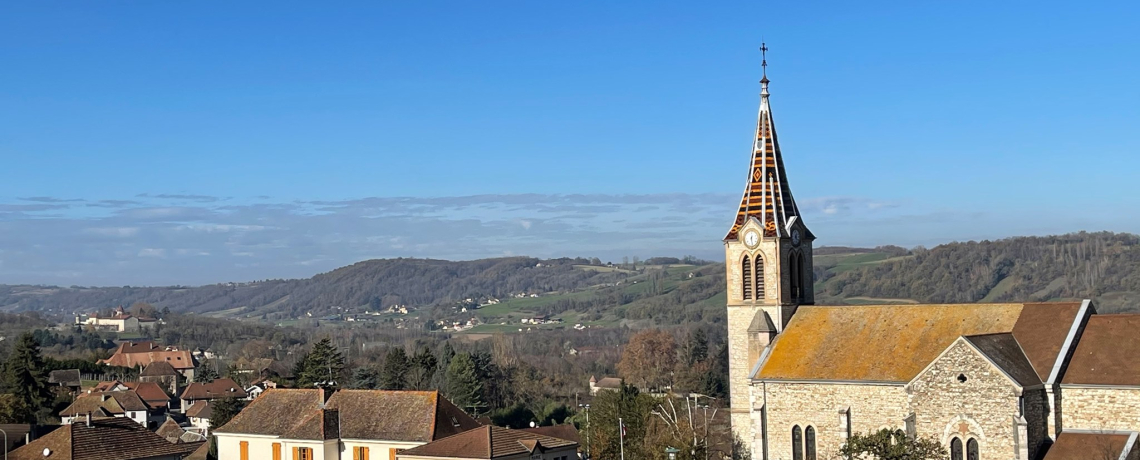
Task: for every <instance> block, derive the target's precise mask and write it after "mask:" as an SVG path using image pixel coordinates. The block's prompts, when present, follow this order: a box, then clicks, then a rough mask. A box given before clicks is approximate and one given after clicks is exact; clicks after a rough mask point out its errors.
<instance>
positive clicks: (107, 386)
mask: <svg viewBox="0 0 1140 460" xmlns="http://www.w3.org/2000/svg"><path fill="white" fill-rule="evenodd" d="M119 385H123V386H124V387H125V386H126V385H124V384H123V382H120V381H118V380H109V381H108V380H104V381H101V382H98V383H96V384H95V387H93V388H91V391H111V389H112V388H115V387H116V386H119Z"/></svg>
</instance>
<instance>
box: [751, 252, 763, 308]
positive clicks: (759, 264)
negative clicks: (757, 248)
mask: <svg viewBox="0 0 1140 460" xmlns="http://www.w3.org/2000/svg"><path fill="white" fill-rule="evenodd" d="M753 282H754V283H755V284H756V298H757V299H763V298H764V256H762V255H760V254H756V276H754V277H753Z"/></svg>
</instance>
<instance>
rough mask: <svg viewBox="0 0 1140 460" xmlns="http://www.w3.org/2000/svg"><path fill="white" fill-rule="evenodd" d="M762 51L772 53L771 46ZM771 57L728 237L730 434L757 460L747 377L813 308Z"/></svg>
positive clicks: (756, 420)
mask: <svg viewBox="0 0 1140 460" xmlns="http://www.w3.org/2000/svg"><path fill="white" fill-rule="evenodd" d="M760 49H761V51H762V52H765V54H766V52H767V51H768V48H767V47H766V46H761V48H760ZM766 58H767V56H765V59H764V61H763V64H762V65H763V68H764V76H763V78H762V79H761V80H760V113H759V116H758V117H757V122H756V132H755V136H754V137H753V145H752V156H751V161H750V162H749V164H748V165H749V168H748V181H747V185H746V186H745V189H744V196H743V197H742V198H741V200H740V207H739V208H738V210H737V212H736V220H735V221H734V222H733V224H732V228H730V229H729V231H728V234H727V235H726V236H725V237H724V256H725V271H726V275H727V276H726V277H725V278H726V280H727V283H728V286H727V287H728V346H729V393H730V394H729V398H730V399H729V403H730V404H729V406H730V408H731V420H732V430H733V433H735V434H736V435H737V436H739V437H740V439H741V440H743V441H745V443H747V444H750V445H751V446H752V449H753V458H763V456H762V454H761V452H762V451H763V446H762V442H763V438H762V434H761V433H759V431H760V424H761V423H763V421H762V415H761V414H762V411H760V412H756V411H753V405H754V404H753V402H752V401H751V400H750V399H751V397H750V394H749V393H750V392H749V387H750V377H751V376H750V375H749V374H750V372H751V371H752V369H753V368H754V367H755V366H756V364H757V362H758V361H759V360H760V358H761V356H762V355H763V353H764V349H765V348H767V347H768V345H769V344H770V343H771V342H772V341H773V340H775V338H776V336H777V334H779V333H780V331H782V330H784V326H786V325H787V324H788V321H789V320H790V319H791V317H792V315H794V314H795V313H796V308H797V307H799V306H800V305H811V304H813V303H814V302H815V293H814V292H813V290H812V284H813V283H812V282H813V279H812V278H813V277H812V241H813V240H815V236H814V235H813V234H812V233H811V231H809V230H808V228H807V226H806V225H804V222H803V219H802V218H801V215H800V211H799V208H798V207H797V206H796V200H795V199H794V198H793V197H792V189H791V187H790V186H789V185H788V177H787V175H786V174H785V172H784V160H783V157H782V156H781V152H780V143H779V141H778V139H777V137H776V125H775V123H774V122H773V121H772V109H771V107H770V105H769V102H768V94H769V93H768V82H769V80H768V75H767V70H768V69H767V67H768V62H767V59H766ZM757 407H759V406H757ZM754 412H755V413H754Z"/></svg>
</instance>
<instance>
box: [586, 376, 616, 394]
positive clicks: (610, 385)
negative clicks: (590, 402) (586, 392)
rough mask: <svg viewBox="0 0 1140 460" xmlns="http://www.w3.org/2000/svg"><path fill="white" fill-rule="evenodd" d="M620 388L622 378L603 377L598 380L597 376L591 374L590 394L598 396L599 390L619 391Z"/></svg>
mask: <svg viewBox="0 0 1140 460" xmlns="http://www.w3.org/2000/svg"><path fill="white" fill-rule="evenodd" d="M620 389H621V379H620V378H617V377H602V379H601V380H598V379H597V377H594V376H592V375H591V376H590V396H597V395H598V392H599V391H617V390H620Z"/></svg>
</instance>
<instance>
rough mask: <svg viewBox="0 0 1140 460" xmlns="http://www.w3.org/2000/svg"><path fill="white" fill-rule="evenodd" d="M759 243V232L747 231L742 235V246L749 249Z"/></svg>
mask: <svg viewBox="0 0 1140 460" xmlns="http://www.w3.org/2000/svg"><path fill="white" fill-rule="evenodd" d="M759 243H760V232H757V231H756V230H749V231H747V232H745V233H744V244H745V245H746V246H748V247H750V248H754V247H756V245H757V244H759Z"/></svg>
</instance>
